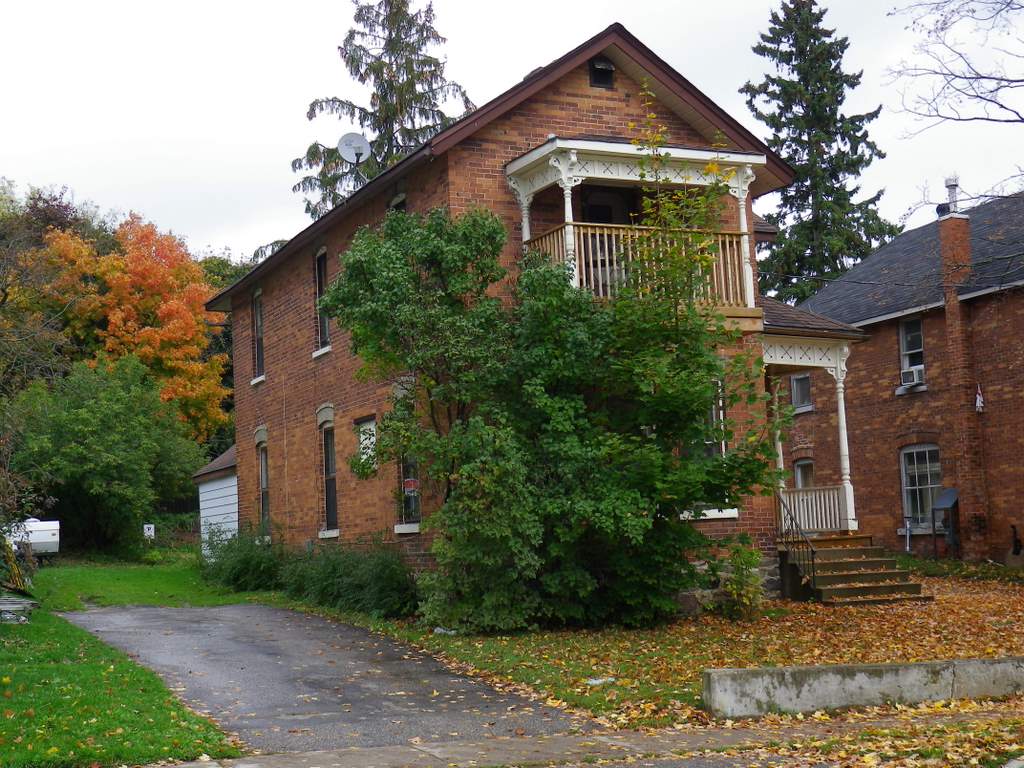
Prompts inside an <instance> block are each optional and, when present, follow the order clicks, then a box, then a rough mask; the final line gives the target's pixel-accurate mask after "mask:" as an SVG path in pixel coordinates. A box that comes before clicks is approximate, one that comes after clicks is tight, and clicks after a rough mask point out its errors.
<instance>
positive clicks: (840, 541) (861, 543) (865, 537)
mask: <svg viewBox="0 0 1024 768" xmlns="http://www.w3.org/2000/svg"><path fill="white" fill-rule="evenodd" d="M810 539H811V541H812V542H814V546H815V547H817V548H818V549H834V548H836V547H870V546H873V545H874V543H875V542H874V539H872V538H871V536H870V535H869V534H866V533H864V534H862V533H851V534H849V535H844V536H815V535H813V534H812V535H811V536H810Z"/></svg>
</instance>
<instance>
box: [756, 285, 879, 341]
mask: <svg viewBox="0 0 1024 768" xmlns="http://www.w3.org/2000/svg"><path fill="white" fill-rule="evenodd" d="M756 303H757V306H759V307H761V309H762V310H763V311H764V332H765V333H776V334H782V335H786V336H820V337H823V338H829V339H836V338H838V339H851V340H854V341H860V340H862V339H865V338H867V334H865V333H864V331H862V330H861V329H860V328H854V327H853V326H852V325H847V324H846V323H840V322H837V321H835V320H832V319H831V318H828V317H825V316H824V315H817V314H815V313H813V312H808V311H806V310H804V309H799V308H797V307H794V306H791V305H789V304H783V303H782V302H781V301H779V300H778V299H773V298H772V297H771V296H758V297H757V302H756Z"/></svg>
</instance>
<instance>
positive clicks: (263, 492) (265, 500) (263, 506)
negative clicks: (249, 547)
mask: <svg viewBox="0 0 1024 768" xmlns="http://www.w3.org/2000/svg"><path fill="white" fill-rule="evenodd" d="M256 453H257V456H258V459H259V480H260V530H261V531H262V532H263V533H264V534H268V533H270V462H269V459H268V458H267V445H266V443H263V444H261V445H258V446H257V447H256Z"/></svg>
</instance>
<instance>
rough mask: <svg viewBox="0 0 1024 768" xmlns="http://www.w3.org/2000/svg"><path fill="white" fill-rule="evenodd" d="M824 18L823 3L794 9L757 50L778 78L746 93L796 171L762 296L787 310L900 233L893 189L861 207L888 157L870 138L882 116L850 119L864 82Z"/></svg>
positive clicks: (805, 2)
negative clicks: (867, 176)
mask: <svg viewBox="0 0 1024 768" xmlns="http://www.w3.org/2000/svg"><path fill="white" fill-rule="evenodd" d="M824 18H825V10H824V9H823V8H821V7H819V6H818V4H817V2H815V0H784V2H783V3H782V8H781V9H780V10H779V11H773V12H772V14H771V23H770V26H769V28H768V31H767V32H766V33H763V34H762V35H761V36H760V42H759V43H758V44H757V45H755V46H754V48H753V50H754V53H756V54H758V55H759V56H763V57H764V58H765V59H767V60H768V61H770V62H772V64H774V67H775V74H766V75H765V77H764V79H763V80H762V81H761V82H760V83H758V84H756V85H755V84H754V83H752V82H748V83H747V84H746V85H745V86H743V88H741V89H740V92H741V93H742V94H744V95H745V96H746V97H747V105H748V106H749V107H750V109H751V111H752V112H753V113H754V114H755V115H756V116H757V117H758V118H759V119H760V120H761V121H762V122H764V123H765V124H766V125H767V126H768V127H769V128H770V129H771V131H772V136H771V138H770V139H769V140H768V146H769V147H771V148H772V150H774V151H775V152H777V153H779V154H780V155H781V156H782V157H783V158H785V159H786V160H787V161H788V162H789V163H790V165H792V166H793V168H794V170H795V171H796V179H795V181H794V182H793V184H791V185H790V186H789V187H788V188H786V189H784V190H783V191H782V193H781V200H780V202H779V206H778V210H777V211H776V212H775V213H773V214H771V215H769V216H768V217H767V218H768V220H769V221H770V222H771V223H772V224H775V225H776V226H778V227H779V229H780V233H779V237H778V239H777V241H776V242H775V243H773V244H772V246H771V250H770V253H769V255H768V257H767V258H766V259H765V260H764V261H763V262H762V268H761V289H762V290H765V291H771V290H774V291H776V292H777V295H778V297H779V298H780V299H782V300H785V301H801V300H802V299H804V298H806V297H808V296H810V295H811V294H812V293H814V292H815V291H816V290H817V289H818V288H820V287H821V285H822V283H823V281H824V280H827V279H831V278H835V277H837V276H839V275H840V274H842V273H843V272H845V271H846V270H847V269H849V268H850V267H851V266H853V264H855V263H856V262H858V261H860V260H861V259H862V258H864V257H865V256H867V255H868V254H869V253H870V252H871V251H872V250H873V249H874V248H875V247H877V246H878V245H879V244H881V243H883V242H885V241H886V240H888V239H889V238H891V237H893V236H894V235H896V234H898V233H899V227H897V226H895V225H893V224H890V223H889V222H887V221H886V220H885V219H883V218H882V217H881V216H880V215H879V213H878V210H877V204H878V201H879V199H880V198H881V196H882V193H883V192H884V190H879V191H878V192H876V193H875V194H874V195H871V196H870V197H868V198H866V199H864V200H861V201H860V202H854V198H855V197H857V196H858V194H859V192H860V186H859V185H858V184H857V178H858V177H859V176H860V174H861V173H862V172H863V171H864V169H865V168H867V167H868V166H869V165H870V164H871V162H872V161H873V160H874V159H875V158H883V157H885V153H883V152H882V151H881V150H880V149H879V148H878V146H877V145H876V144H875V143H874V142H873V141H871V139H870V138H868V131H867V126H868V124H869V123H871V122H872V121H873V120H874V119H875V118H876V117H878V114H879V112H880V111H881V109H882V108H881V106H879V107H878V108H876V109H874V110H872V111H871V112H865V113H863V114H859V115H847V114H844V113H843V111H842V110H843V104H844V102H845V101H846V97H847V95H848V93H849V92H850V91H852V90H853V89H854V88H856V87H857V86H858V85H860V81H861V76H862V74H863V73H862V72H856V73H852V72H844V71H843V55H844V54H845V53H846V49H847V48H848V47H849V44H850V43H849V40H848V39H847V38H845V37H836V35H835V30H834V29H828V28H826V27H825V26H823V24H822V22H823V20H824Z"/></svg>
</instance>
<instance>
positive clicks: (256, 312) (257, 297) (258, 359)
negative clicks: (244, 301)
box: [252, 290, 266, 381]
mask: <svg viewBox="0 0 1024 768" xmlns="http://www.w3.org/2000/svg"><path fill="white" fill-rule="evenodd" d="M265 373H266V371H265V370H264V367H263V292H262V291H259V290H258V291H256V292H255V293H254V294H253V295H252V378H253V381H255V380H257V379H262V378H263V376H264V375H265Z"/></svg>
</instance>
